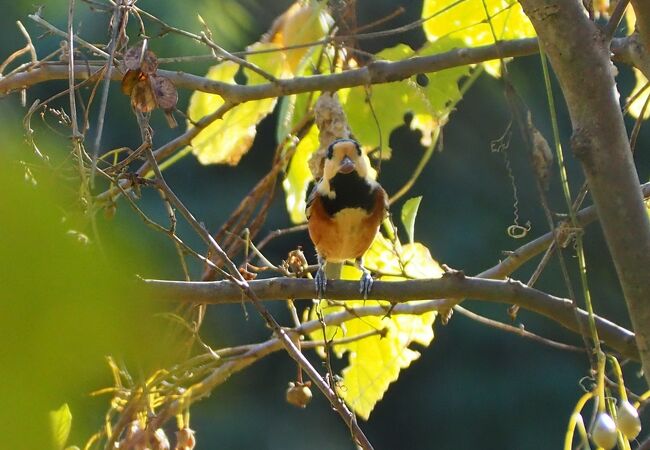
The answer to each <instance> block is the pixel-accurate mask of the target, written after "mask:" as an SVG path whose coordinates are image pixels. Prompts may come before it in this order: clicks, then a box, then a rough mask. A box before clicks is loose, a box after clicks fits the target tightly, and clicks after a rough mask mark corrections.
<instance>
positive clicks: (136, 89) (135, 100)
mask: <svg viewBox="0 0 650 450" xmlns="http://www.w3.org/2000/svg"><path fill="white" fill-rule="evenodd" d="M131 105H132V106H133V109H137V110H138V111H140V112H143V113H147V112H151V111H153V110H154V109H155V108H156V96H155V95H154V92H153V89H152V88H151V82H150V81H149V77H145V78H144V79H141V80H140V81H138V82H137V83H136V84H135V86H133V90H132V91H131Z"/></svg>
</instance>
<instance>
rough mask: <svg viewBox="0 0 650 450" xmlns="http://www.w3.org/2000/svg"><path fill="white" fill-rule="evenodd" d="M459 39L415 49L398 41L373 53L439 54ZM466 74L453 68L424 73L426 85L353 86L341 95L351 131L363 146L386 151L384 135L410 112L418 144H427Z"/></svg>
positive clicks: (399, 56)
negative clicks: (416, 131)
mask: <svg viewBox="0 0 650 450" xmlns="http://www.w3.org/2000/svg"><path fill="white" fill-rule="evenodd" d="M459 43H460V44H462V42H460V41H453V40H451V39H445V40H444V42H437V43H434V44H427V45H426V46H425V47H424V48H423V49H421V50H420V51H419V52H414V51H413V50H411V48H410V47H408V46H407V45H404V44H399V45H397V46H395V47H392V48H388V49H385V50H383V51H381V52H379V53H378V54H377V58H378V59H383V60H388V61H400V60H404V59H407V58H410V57H412V56H415V55H429V54H433V53H439V52H440V51H444V50H446V49H448V48H452V47H453V46H454V45H455V44H459ZM468 73H469V67H467V66H465V67H456V68H453V69H447V70H443V71H439V72H435V73H431V74H427V76H426V79H427V80H426V81H427V83H426V86H420V85H419V84H418V83H417V81H416V79H417V77H411V78H409V79H407V80H403V81H397V82H393V83H386V84H378V85H373V86H368V87H363V86H361V87H355V88H351V89H349V90H347V91H346V93H344V94H343V95H341V100H342V102H343V108H344V110H345V113H346V115H347V117H348V122H349V124H350V128H351V129H352V133H353V134H354V136H355V137H356V138H357V140H359V142H361V144H362V145H363V146H364V147H366V148H370V149H373V148H377V147H379V146H380V141H381V146H382V150H383V151H386V152H387V151H389V150H388V138H389V136H390V133H391V132H392V131H393V130H394V129H395V128H397V127H399V126H402V125H404V123H405V122H404V118H405V115H406V114H407V113H411V114H412V115H413V120H412V121H411V124H410V125H411V128H412V129H417V130H419V131H421V132H422V139H421V144H422V145H423V146H425V147H426V146H429V145H431V143H432V141H433V139H434V136H435V135H436V132H437V130H438V129H439V128H440V127H441V126H442V125H444V124H445V123H446V121H447V118H448V116H449V113H450V111H451V110H452V108H453V107H454V106H455V104H456V103H457V102H458V101H459V100H460V99H461V93H460V90H459V88H458V81H459V80H460V79H461V78H462V77H463V76H465V75H467V74H468Z"/></svg>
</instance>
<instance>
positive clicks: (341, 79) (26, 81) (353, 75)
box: [0, 39, 538, 103]
mask: <svg viewBox="0 0 650 450" xmlns="http://www.w3.org/2000/svg"><path fill="white" fill-rule="evenodd" d="M537 51H538V46H537V40H536V39H519V40H512V41H503V42H500V43H499V46H498V49H497V46H496V45H486V46H482V47H474V48H461V49H455V50H451V51H448V52H444V53H440V54H437V55H431V56H416V57H413V58H408V59H405V60H403V61H397V62H389V61H374V62H371V63H370V64H368V65H367V66H364V67H362V68H359V69H354V70H347V71H345V72H342V73H336V74H331V75H314V76H309V77H295V78H292V79H286V80H277V81H275V82H273V83H265V84H258V85H250V86H249V85H236V84H229V83H223V82H219V81H214V80H210V79H207V78H204V77H199V76H196V75H191V74H187V73H183V72H174V71H165V70H158V74H160V75H163V76H165V77H167V78H169V79H170V80H171V81H172V82H173V83H174V85H175V86H176V87H179V88H183V89H190V90H195V91H202V92H208V93H211V94H219V95H221V96H223V97H224V98H225V99H227V100H230V101H232V102H235V103H239V102H244V101H249V100H258V99H262V98H270V97H279V96H283V95H290V94H299V93H302V92H311V91H336V90H338V89H341V88H346V87H352V86H363V85H367V84H377V83H387V82H391V81H399V80H403V79H405V78H408V77H410V76H412V75H416V74H418V73H428V72H437V71H440V70H444V69H449V68H452V67H458V66H464V65H467V64H476V63H480V62H484V61H489V60H491V59H495V58H498V55H499V54H501V55H503V56H504V57H516V56H526V55H531V54H534V53H536V52H537ZM97 64H98V63H96V62H89V66H90V67H91V68H92V67H94V66H96V65H97ZM99 64H101V65H102V66H103V65H104V64H105V62H104V61H102V62H101V63H99ZM67 76H68V74H67V67H66V66H63V65H57V64H56V63H53V64H48V65H43V66H42V67H40V68H37V69H34V70H30V71H24V72H21V73H16V74H14V75H12V76H8V77H6V78H3V79H0V93H7V92H10V91H12V90H15V89H21V88H23V87H25V86H31V85H34V84H37V83H40V82H43V81H47V80H55V79H65V78H67ZM122 76H123V74H120V73H119V71H117V70H115V71H113V72H112V74H111V77H112V79H113V80H115V81H117V80H121V79H122ZM75 77H77V78H82V79H83V78H85V77H88V66H86V65H83V66H82V65H77V66H76V67H75Z"/></svg>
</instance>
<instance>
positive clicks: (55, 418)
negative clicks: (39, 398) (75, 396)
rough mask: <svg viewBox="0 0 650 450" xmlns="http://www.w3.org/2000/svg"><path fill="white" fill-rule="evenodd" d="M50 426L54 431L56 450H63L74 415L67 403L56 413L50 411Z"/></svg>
mask: <svg viewBox="0 0 650 450" xmlns="http://www.w3.org/2000/svg"><path fill="white" fill-rule="evenodd" d="M50 426H51V429H52V445H53V447H54V448H55V449H59V450H60V449H63V448H64V447H65V444H66V442H68V436H69V435H70V428H71V426H72V413H70V408H69V407H68V404H67V403H64V404H63V405H61V407H60V408H59V409H57V410H55V411H50Z"/></svg>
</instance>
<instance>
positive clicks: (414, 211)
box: [402, 195, 422, 244]
mask: <svg viewBox="0 0 650 450" xmlns="http://www.w3.org/2000/svg"><path fill="white" fill-rule="evenodd" d="M421 201H422V196H421V195H420V196H418V197H413V198H409V199H408V200H407V201H406V202H404V206H402V223H403V224H404V228H405V229H406V234H407V235H408V238H409V242H410V243H411V244H412V243H413V240H414V236H415V218H416V217H417V215H418V208H419V207H420V202H421Z"/></svg>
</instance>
